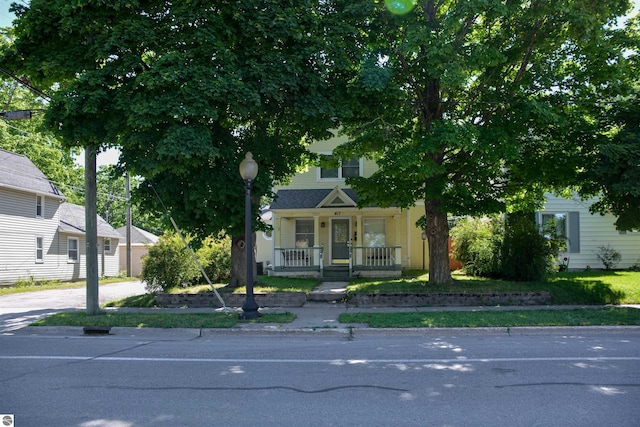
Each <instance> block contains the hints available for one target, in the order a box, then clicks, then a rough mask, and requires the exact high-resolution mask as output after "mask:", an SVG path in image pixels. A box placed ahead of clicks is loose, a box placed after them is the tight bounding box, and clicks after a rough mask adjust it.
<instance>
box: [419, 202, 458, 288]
mask: <svg viewBox="0 0 640 427" xmlns="http://www.w3.org/2000/svg"><path fill="white" fill-rule="evenodd" d="M439 205H440V202H439V201H438V200H428V201H425V204H424V206H425V214H426V218H427V223H426V224H427V227H426V228H427V230H426V231H427V242H428V243H429V283H431V284H436V283H444V284H453V279H452V278H451V268H450V266H449V223H448V222H447V214H446V213H442V212H440V211H439V210H438V207H439Z"/></svg>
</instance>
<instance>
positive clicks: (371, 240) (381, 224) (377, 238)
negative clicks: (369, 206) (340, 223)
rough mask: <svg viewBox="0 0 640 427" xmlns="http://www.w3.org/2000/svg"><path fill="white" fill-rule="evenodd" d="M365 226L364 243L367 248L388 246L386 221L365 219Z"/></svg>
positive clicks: (363, 224)
mask: <svg viewBox="0 0 640 427" xmlns="http://www.w3.org/2000/svg"><path fill="white" fill-rule="evenodd" d="M362 226H363V230H362V231H363V233H364V237H363V241H362V244H363V245H364V246H365V247H369V248H373V247H383V246H387V234H386V227H385V220H384V219H378V218H365V219H364V220H363V223H362Z"/></svg>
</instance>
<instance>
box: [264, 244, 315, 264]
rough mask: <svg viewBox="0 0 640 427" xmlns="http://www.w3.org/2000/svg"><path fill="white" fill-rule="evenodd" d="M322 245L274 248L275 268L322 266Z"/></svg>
mask: <svg viewBox="0 0 640 427" xmlns="http://www.w3.org/2000/svg"><path fill="white" fill-rule="evenodd" d="M322 250H323V247H322V246H314V247H312V248H275V259H274V264H275V267H276V268H312V267H320V266H322V252H323V251H322Z"/></svg>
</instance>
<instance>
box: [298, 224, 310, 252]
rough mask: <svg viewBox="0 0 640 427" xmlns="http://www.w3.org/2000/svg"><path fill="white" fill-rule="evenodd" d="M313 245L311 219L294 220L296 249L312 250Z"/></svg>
mask: <svg viewBox="0 0 640 427" xmlns="http://www.w3.org/2000/svg"><path fill="white" fill-rule="evenodd" d="M313 245H314V240H313V219H298V220H296V247H297V248H312V247H313Z"/></svg>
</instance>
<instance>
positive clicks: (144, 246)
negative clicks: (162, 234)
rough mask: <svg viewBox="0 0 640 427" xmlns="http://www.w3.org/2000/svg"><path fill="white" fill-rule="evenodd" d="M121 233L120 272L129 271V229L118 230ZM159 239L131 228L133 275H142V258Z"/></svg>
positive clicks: (146, 232)
mask: <svg viewBox="0 0 640 427" xmlns="http://www.w3.org/2000/svg"><path fill="white" fill-rule="evenodd" d="M117 231H118V233H120V236H121V238H120V243H119V245H118V246H119V247H120V271H126V270H127V227H126V226H124V227H120V228H118V229H117ZM158 239H159V237H158V236H156V235H155V234H152V233H149V232H148V231H145V230H143V229H141V228H138V227H134V226H131V275H132V276H136V277H140V276H141V275H142V257H143V256H145V255H147V254H148V253H149V246H153V245H155V244H156V243H157V242H158Z"/></svg>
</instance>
